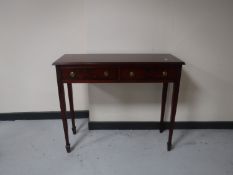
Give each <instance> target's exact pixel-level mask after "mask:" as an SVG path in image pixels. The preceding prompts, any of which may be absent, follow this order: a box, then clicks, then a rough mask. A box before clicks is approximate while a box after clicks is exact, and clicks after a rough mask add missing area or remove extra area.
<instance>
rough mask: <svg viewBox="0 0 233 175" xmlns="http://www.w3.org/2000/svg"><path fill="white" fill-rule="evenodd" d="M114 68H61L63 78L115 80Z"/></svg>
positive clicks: (115, 71)
mask: <svg viewBox="0 0 233 175" xmlns="http://www.w3.org/2000/svg"><path fill="white" fill-rule="evenodd" d="M117 75H118V71H117V69H116V68H75V67H74V68H72V67H69V68H63V69H62V79H63V80H117V78H118V76H117Z"/></svg>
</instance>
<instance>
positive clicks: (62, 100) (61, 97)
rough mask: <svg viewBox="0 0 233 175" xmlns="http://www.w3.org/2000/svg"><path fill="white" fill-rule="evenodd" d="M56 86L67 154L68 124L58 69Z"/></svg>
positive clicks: (68, 150) (62, 86)
mask: <svg viewBox="0 0 233 175" xmlns="http://www.w3.org/2000/svg"><path fill="white" fill-rule="evenodd" d="M57 85H58V94H59V102H60V108H61V117H62V123H63V129H64V134H65V141H66V151H67V152H68V153H69V152H70V151H71V149H70V142H69V132H68V123H67V117H66V102H65V91H64V85H63V83H62V82H61V81H60V72H59V71H58V69H57Z"/></svg>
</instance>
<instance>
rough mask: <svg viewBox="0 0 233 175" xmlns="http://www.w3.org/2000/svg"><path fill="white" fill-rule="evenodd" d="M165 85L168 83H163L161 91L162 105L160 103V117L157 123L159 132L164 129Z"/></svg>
mask: <svg viewBox="0 0 233 175" xmlns="http://www.w3.org/2000/svg"><path fill="white" fill-rule="evenodd" d="M167 87H168V83H167V82H164V83H163V92H162V105H161V118H160V124H159V131H160V133H161V132H163V131H164V113H165V106H166V99H167Z"/></svg>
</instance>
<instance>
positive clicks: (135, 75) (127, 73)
mask: <svg viewBox="0 0 233 175" xmlns="http://www.w3.org/2000/svg"><path fill="white" fill-rule="evenodd" d="M175 76H176V70H175V69H171V68H150V67H148V68H122V69H121V70H120V79H121V80H123V81H130V80H132V81H134V80H135V81H137V80H138V81H143V80H145V81H153V80H163V79H165V80H166V79H173V78H175Z"/></svg>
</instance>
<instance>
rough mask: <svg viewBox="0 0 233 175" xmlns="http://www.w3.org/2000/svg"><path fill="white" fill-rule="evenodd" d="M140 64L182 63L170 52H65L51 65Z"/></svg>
mask: <svg viewBox="0 0 233 175" xmlns="http://www.w3.org/2000/svg"><path fill="white" fill-rule="evenodd" d="M97 63H101V64H105V63H106V64H125V63H130V64H132V63H133V64H138V63H139V64H141V63H145V64H148V63H152V64H153V63H160V64H161V63H166V64H184V62H183V61H182V60H180V59H178V58H177V57H175V56H173V55H171V54H65V55H63V56H62V57H61V58H59V59H57V60H56V61H55V62H54V63H53V65H62V66H64V65H81V64H89V65H90V64H97Z"/></svg>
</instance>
